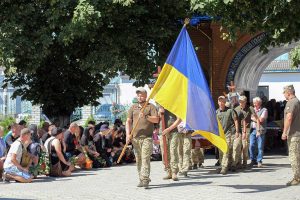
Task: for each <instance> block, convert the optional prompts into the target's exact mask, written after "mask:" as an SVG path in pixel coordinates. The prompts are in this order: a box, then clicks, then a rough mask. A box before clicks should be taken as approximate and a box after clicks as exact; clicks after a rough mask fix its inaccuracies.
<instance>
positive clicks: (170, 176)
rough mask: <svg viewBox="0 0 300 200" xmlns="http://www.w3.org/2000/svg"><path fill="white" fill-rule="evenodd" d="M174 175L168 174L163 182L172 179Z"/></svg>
mask: <svg viewBox="0 0 300 200" xmlns="http://www.w3.org/2000/svg"><path fill="white" fill-rule="evenodd" d="M171 178H172V175H171V174H167V175H166V176H165V177H163V180H168V179H171Z"/></svg>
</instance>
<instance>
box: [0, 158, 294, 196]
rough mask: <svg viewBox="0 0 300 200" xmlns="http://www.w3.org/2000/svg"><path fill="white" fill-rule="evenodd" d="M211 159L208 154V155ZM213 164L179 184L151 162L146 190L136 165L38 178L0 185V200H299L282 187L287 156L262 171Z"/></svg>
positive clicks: (273, 160)
mask: <svg viewBox="0 0 300 200" xmlns="http://www.w3.org/2000/svg"><path fill="white" fill-rule="evenodd" d="M210 157H211V156H210ZM215 162H216V160H215V159H214V158H213V157H211V158H209V159H206V160H205V163H204V165H205V168H203V169H198V170H192V171H191V172H190V177H188V178H183V177H180V180H179V181H177V182H174V181H171V180H167V181H166V180H162V176H163V175H164V173H163V170H162V163H161V162H152V163H151V167H152V169H151V179H152V182H151V183H150V189H147V190H146V189H144V188H137V187H136V185H137V183H138V178H137V172H136V166H135V165H126V166H121V167H113V168H110V169H99V170H90V171H80V172H76V173H74V174H73V175H72V176H71V177H67V178H49V177H39V178H38V179H36V180H35V181H34V182H33V183H30V184H21V183H14V182H11V183H8V184H4V183H0V199H113V200H117V199H122V200H124V199H128V200H132V199H139V200H144V199H155V200H158V199H164V200H169V199H182V200H187V199H206V200H215V199H222V200H226V199H228V200H239V199H241V200H247V199H249V200H250V199H251V200H253V199H254V200H260V199H268V200H273V199H281V200H289V199H294V200H300V186H293V187H286V186H285V184H286V182H287V181H289V180H290V178H291V168H290V165H289V161H288V158H287V156H282V155H272V156H266V157H265V159H264V165H265V166H264V168H254V169H252V170H250V169H247V170H245V171H244V172H243V173H242V172H238V173H229V174H228V175H225V176H224V175H219V174H215V173H213V172H214V170H215V167H214V163H215Z"/></svg>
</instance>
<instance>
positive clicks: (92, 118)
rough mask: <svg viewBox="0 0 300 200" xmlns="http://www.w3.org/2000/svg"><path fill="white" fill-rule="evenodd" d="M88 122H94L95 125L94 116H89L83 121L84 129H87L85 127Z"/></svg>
mask: <svg viewBox="0 0 300 200" xmlns="http://www.w3.org/2000/svg"><path fill="white" fill-rule="evenodd" d="M89 121H94V122H95V123H96V120H95V119H94V116H92V115H90V116H89V117H88V118H87V119H86V120H85V123H84V127H87V126H88V123H89Z"/></svg>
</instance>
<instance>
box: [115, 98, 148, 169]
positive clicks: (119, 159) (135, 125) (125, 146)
mask: <svg viewBox="0 0 300 200" xmlns="http://www.w3.org/2000/svg"><path fill="white" fill-rule="evenodd" d="M149 101H150V98H149V97H148V98H147V101H146V103H145V104H144V105H143V107H142V109H141V111H140V112H141V113H143V112H144V110H145V108H146V106H147V105H148V103H149ZM140 119H141V117H140V116H139V117H138V119H137V121H136V123H135V124H134V126H133V128H132V130H131V132H130V134H129V138H130V139H131V138H132V136H133V133H134V131H135V129H136V127H137V125H138V123H139V121H140ZM129 141H130V140H126V144H125V145H124V147H123V149H122V152H121V154H120V156H119V158H118V160H117V163H120V161H121V159H122V157H123V156H124V154H125V151H126V149H127V147H128V144H129Z"/></svg>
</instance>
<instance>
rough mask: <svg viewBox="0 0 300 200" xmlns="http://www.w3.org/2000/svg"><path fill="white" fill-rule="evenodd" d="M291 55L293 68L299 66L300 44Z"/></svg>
mask: <svg viewBox="0 0 300 200" xmlns="http://www.w3.org/2000/svg"><path fill="white" fill-rule="evenodd" d="M289 57H290V59H291V61H292V68H298V67H299V65H300V45H299V46H297V47H295V48H294V49H293V50H292V51H291V52H290V53H289Z"/></svg>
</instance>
